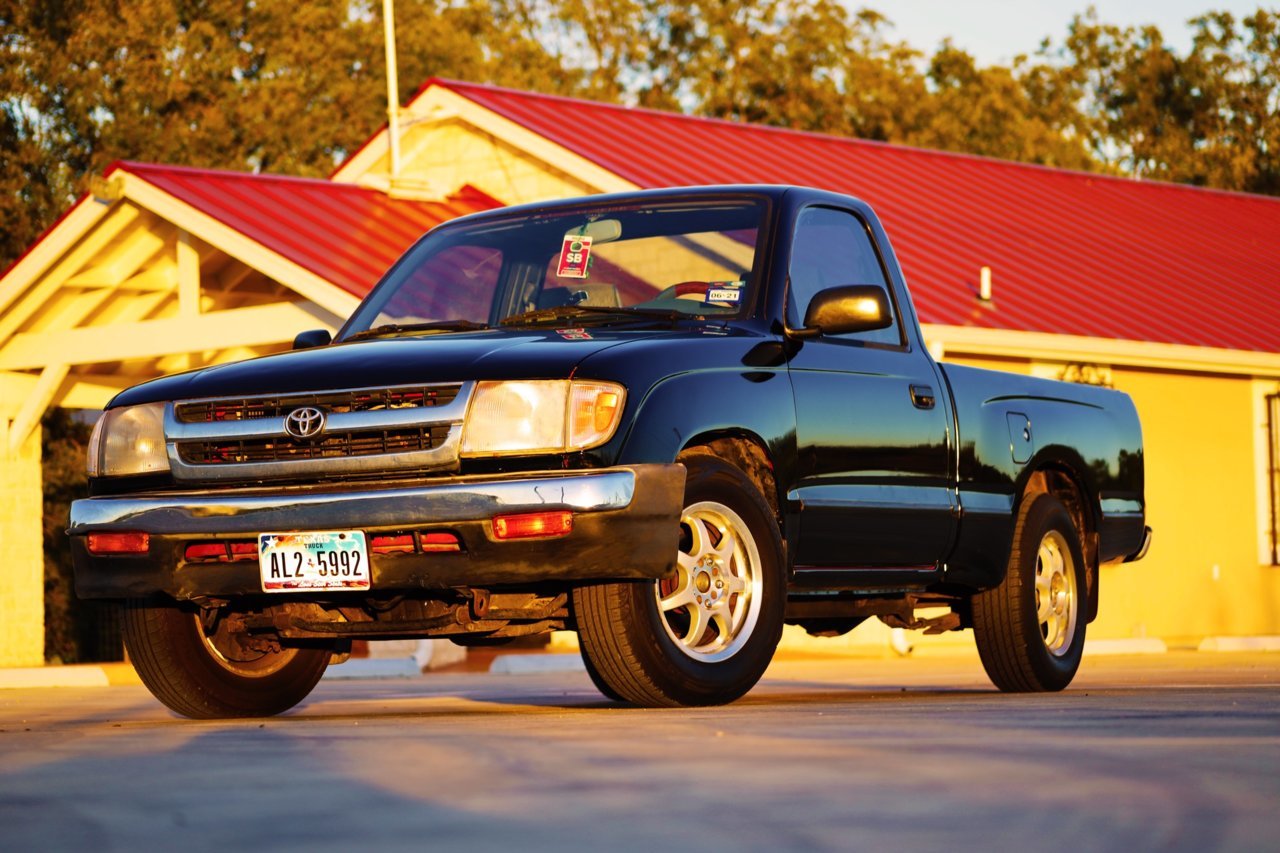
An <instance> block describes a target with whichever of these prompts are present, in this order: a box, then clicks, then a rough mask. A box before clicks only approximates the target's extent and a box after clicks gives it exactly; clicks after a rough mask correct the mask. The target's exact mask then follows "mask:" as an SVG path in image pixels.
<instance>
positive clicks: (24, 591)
mask: <svg viewBox="0 0 1280 853" xmlns="http://www.w3.org/2000/svg"><path fill="white" fill-rule="evenodd" d="M8 425H9V421H8V419H7V418H5V417H4V416H2V415H0V549H2V550H3V553H4V567H3V571H0V666H39V665H40V664H42V663H44V546H43V543H42V541H41V535H42V534H41V531H42V530H43V524H42V523H41V517H42V512H43V509H44V502H43V498H42V495H41V489H40V429H39V427H37V428H36V429H35V430H34V432H33V433H32V435H31V436H29V437H28V438H27V440H26V441H25V442H23V444H22V447H21V448H20V449H19V451H18V452H17V453H11V452H10V451H9V450H8V446H9V435H8Z"/></svg>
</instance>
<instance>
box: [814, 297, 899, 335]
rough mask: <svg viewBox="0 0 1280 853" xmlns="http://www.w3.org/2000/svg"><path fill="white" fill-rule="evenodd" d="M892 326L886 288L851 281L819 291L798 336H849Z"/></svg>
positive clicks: (891, 315) (891, 314)
mask: <svg viewBox="0 0 1280 853" xmlns="http://www.w3.org/2000/svg"><path fill="white" fill-rule="evenodd" d="M892 325H893V313H892V311H890V309H889V297H888V295H887V294H886V293H885V291H884V288H883V287H880V286H878V285H874V284H850V285H846V286H844V287H830V288H827V289H826V290H823V291H819V292H818V293H817V294H815V295H814V297H813V299H812V300H810V302H809V309H808V310H807V311H805V315H804V328H803V329H797V330H796V333H797V337H805V338H809V337H816V336H818V335H847V334H850V333H851V332H870V331H873V330H875V329H887V328H888V327H889V326H892Z"/></svg>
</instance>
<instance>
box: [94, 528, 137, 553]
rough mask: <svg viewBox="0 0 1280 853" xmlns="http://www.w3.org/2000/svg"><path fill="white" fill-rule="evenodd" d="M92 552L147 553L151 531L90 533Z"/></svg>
mask: <svg viewBox="0 0 1280 853" xmlns="http://www.w3.org/2000/svg"><path fill="white" fill-rule="evenodd" d="M88 538H89V553H90V554H145V553H147V550H148V549H149V548H150V547H151V534H149V533H90V534H89V537H88Z"/></svg>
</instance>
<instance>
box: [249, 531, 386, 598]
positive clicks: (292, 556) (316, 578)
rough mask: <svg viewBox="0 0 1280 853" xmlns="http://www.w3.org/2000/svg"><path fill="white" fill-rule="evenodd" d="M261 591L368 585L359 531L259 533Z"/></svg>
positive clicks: (365, 553)
mask: <svg viewBox="0 0 1280 853" xmlns="http://www.w3.org/2000/svg"><path fill="white" fill-rule="evenodd" d="M258 569H259V571H260V572H261V573H262V590H263V592H312V591H316V590H330V589H332V590H361V589H368V588H369V549H368V548H367V547H365V541H364V531H362V530H326V531H309V532H307V533H263V534H260V535H259V536H258Z"/></svg>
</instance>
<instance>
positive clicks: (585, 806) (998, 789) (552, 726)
mask: <svg viewBox="0 0 1280 853" xmlns="http://www.w3.org/2000/svg"><path fill="white" fill-rule="evenodd" d="M1278 700H1280V655H1275V654H1271V655H1267V654H1210V653H1196V652H1171V653H1169V654H1164V655H1150V656H1133V657H1096V658H1092V659H1089V658H1086V662H1085V665H1084V668H1083V669H1082V671H1081V674H1080V675H1079V677H1078V678H1077V679H1076V682H1075V684H1074V685H1073V686H1072V688H1071V689H1069V690H1068V691H1067V692H1065V693H1063V694H1058V695H1032V696H1014V695H1001V694H998V693H996V692H994V691H993V690H992V689H991V687H990V685H989V683H988V682H987V681H986V679H985V676H984V675H983V673H982V671H981V668H980V667H979V665H978V664H977V661H976V658H973V657H971V656H965V655H961V656H954V655H950V656H940V657H932V658H930V657H912V658H905V659H892V660H890V659H880V658H856V657H831V658H821V657H814V656H805V657H795V656H792V657H783V658H781V659H779V660H778V661H776V662H775V663H774V665H773V667H772V668H771V669H770V671H769V673H768V675H767V676H766V678H765V680H764V682H762V683H761V685H760V686H759V687H757V689H756V690H755V691H753V692H752V693H751V694H750V695H749V696H748V697H747V698H746V699H744V700H742V701H741V702H739V703H737V704H735V705H733V706H730V707H725V708H709V709H693V710H663V711H653V710H636V709H628V708H620V707H614V706H611V705H609V704H608V703H606V702H604V701H603V700H602V699H601V697H600V696H599V694H597V693H596V692H595V691H594V689H593V688H592V686H591V684H590V682H589V681H588V679H587V677H586V675H585V674H582V673H580V672H571V671H562V672H550V673H543V674H533V675H500V674H490V673H466V672H457V673H433V674H429V675H426V676H423V677H421V678H411V679H398V680H393V679H384V680H372V681H341V680H326V681H324V682H322V683H321V684H320V686H319V687H318V688H317V690H316V692H315V693H314V694H313V695H312V696H311V698H310V699H309V700H308V701H307V702H305V703H304V704H303V705H302V706H300V707H299V708H298V709H296V710H295V711H294V712H293V713H291V714H290V715H288V716H284V717H279V718H272V719H268V720H253V721H236V722H193V721H189V720H184V719H180V718H177V717H174V716H172V715H171V714H170V713H169V712H168V711H166V710H165V709H164V708H163V707H162V706H161V705H160V704H159V703H158V702H156V701H154V700H153V699H152V698H151V697H150V695H149V694H148V693H147V692H146V691H145V689H143V688H142V687H140V686H113V687H97V688H64V689H23V690H4V691H0V847H3V848H4V849H6V850H15V851H17V850H30V849H94V850H136V849H171V850H181V851H200V850H214V849H224V848H228V847H248V848H250V849H280V850H286V849H288V850H293V849H297V850H301V849H306V850H351V849H376V850H400V849H404V850H409V849H412V850H421V849H449V848H454V849H469V850H470V849H499V848H509V849H519V850H553V849H587V850H596V849H611V850H657V849H669V850H779V849H783V850H812V849H824V850H845V849H852V850H861V849H867V850H872V849H877V850H885V849H890V848H894V849H906V850H941V849H956V850H986V849H1026V850H1049V849H1052V850H1072V849H1087V850H1125V851H1130V850H1188V851H1192V850H1194V851H1203V850H1264V849H1265V850H1271V849H1275V843H1276V842H1275V839H1276V838H1277V837H1278V836H1280V814H1278V812H1280V701H1278Z"/></svg>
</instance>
